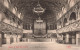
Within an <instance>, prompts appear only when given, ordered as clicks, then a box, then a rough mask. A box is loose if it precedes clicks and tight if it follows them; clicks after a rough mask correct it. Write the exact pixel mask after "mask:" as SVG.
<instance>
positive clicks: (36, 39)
mask: <svg viewBox="0 0 80 50" xmlns="http://www.w3.org/2000/svg"><path fill="white" fill-rule="evenodd" d="M53 41H55V39H51V38H31V39H28V42H53Z"/></svg>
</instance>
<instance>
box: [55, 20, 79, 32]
mask: <svg viewBox="0 0 80 50" xmlns="http://www.w3.org/2000/svg"><path fill="white" fill-rule="evenodd" d="M56 31H57V33H64V32H72V31H80V20H78V21H75V22H73V23H71V24H70V25H67V26H65V27H63V28H60V29H57V30H56Z"/></svg>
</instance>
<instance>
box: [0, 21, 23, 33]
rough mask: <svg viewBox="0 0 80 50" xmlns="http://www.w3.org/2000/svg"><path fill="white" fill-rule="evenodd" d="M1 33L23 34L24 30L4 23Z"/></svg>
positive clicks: (1, 26)
mask: <svg viewBox="0 0 80 50" xmlns="http://www.w3.org/2000/svg"><path fill="white" fill-rule="evenodd" d="M0 31H3V32H12V33H23V30H22V29H19V28H17V27H14V26H12V25H9V24H7V23H4V22H0Z"/></svg>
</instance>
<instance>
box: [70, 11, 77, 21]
mask: <svg viewBox="0 0 80 50" xmlns="http://www.w3.org/2000/svg"><path fill="white" fill-rule="evenodd" d="M69 20H76V13H75V12H72V13H71V15H70V18H69Z"/></svg>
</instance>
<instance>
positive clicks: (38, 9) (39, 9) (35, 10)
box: [33, 1, 45, 15]
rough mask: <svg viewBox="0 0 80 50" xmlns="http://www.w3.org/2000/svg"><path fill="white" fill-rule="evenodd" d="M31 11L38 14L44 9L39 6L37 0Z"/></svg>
mask: <svg viewBox="0 0 80 50" xmlns="http://www.w3.org/2000/svg"><path fill="white" fill-rule="evenodd" d="M33 12H34V13H37V14H38V15H39V14H42V13H44V12H45V9H44V8H43V7H41V5H40V3H39V1H38V4H37V6H36V7H34V9H33Z"/></svg>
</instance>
